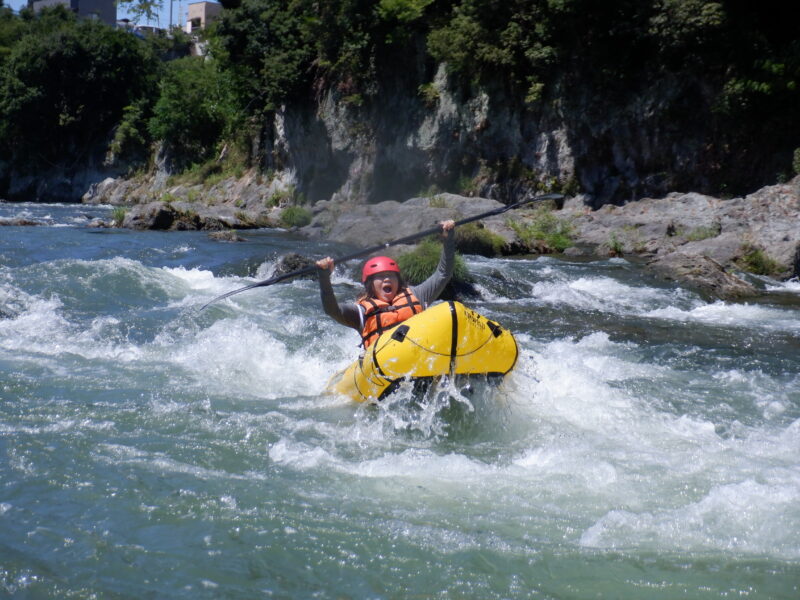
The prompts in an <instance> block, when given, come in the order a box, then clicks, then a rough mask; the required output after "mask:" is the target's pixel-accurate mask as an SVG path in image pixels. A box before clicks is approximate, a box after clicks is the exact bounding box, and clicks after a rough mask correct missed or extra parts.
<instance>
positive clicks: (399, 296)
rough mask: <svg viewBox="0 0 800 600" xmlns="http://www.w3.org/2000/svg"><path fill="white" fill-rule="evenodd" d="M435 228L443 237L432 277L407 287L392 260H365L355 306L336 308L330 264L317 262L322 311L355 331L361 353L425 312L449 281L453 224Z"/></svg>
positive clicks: (443, 223) (452, 262) (453, 244)
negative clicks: (388, 332)
mask: <svg viewBox="0 0 800 600" xmlns="http://www.w3.org/2000/svg"><path fill="white" fill-rule="evenodd" d="M439 225H440V226H441V228H442V233H443V234H444V245H443V247H442V254H441V256H440V258H439V264H438V266H437V267H436V271H435V272H434V273H433V275H431V276H430V277H428V279H426V280H425V281H423V282H422V283H420V284H419V285H415V286H407V285H406V284H405V282H404V281H403V277H402V274H401V273H400V267H398V265H397V263H396V262H395V261H394V260H393V259H391V258H389V257H388V256H376V257H373V258H370V259H368V260H367V261H366V262H365V263H364V266H363V268H362V270H361V283H363V284H364V291H363V292H362V293H361V295H360V296H359V297H358V299H357V300H356V301H355V302H353V303H347V304H344V305H340V304H339V302H338V301H337V300H336V296H335V295H334V293H333V287H332V286H331V278H330V275H331V273H332V272H333V269H334V266H335V265H334V260H333V259H332V258H331V257H330V256H326V257H325V258H323V259H320V260H318V261H317V263H316V265H317V272H318V274H319V289H320V296H321V298H322V308H323V309H324V310H325V313H326V314H327V315H328V316H329V317H331V318H332V319H333V320H334V321H336V322H337V323H341V324H342V325H346V326H347V327H352V328H353V329H355V330H356V331H358V332H359V333H360V334H361V343H362V345H363V346H364V348H365V349H366V348H368V347H369V346H370V344H372V342H374V341H375V340H376V339H378V336H379V335H380V334H381V333H383V332H384V331H385V330H387V329H389V328H390V327H393V326H395V325H397V324H398V323H401V322H403V321H405V320H406V319H408V318H410V317H412V316H414V315H415V314H416V313H419V312H422V311H423V310H425V309H426V308H427V307H428V306H429V305H430V304H431V302H433V301H434V300H436V299H437V298H438V297H439V294H441V293H442V291H443V290H444V288H445V286H446V285H447V282H448V281H450V277H452V275H453V266H454V264H455V246H456V245H455V231H454V230H455V222H454V221H452V220H447V221H442V222H440V223H439Z"/></svg>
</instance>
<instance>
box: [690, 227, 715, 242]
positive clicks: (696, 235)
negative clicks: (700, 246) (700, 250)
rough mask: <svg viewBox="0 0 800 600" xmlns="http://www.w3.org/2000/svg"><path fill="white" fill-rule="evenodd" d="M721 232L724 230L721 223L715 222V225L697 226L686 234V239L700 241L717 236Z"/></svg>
mask: <svg viewBox="0 0 800 600" xmlns="http://www.w3.org/2000/svg"><path fill="white" fill-rule="evenodd" d="M721 232H722V225H721V224H720V223H715V224H713V225H708V226H700V227H695V228H694V229H692V230H691V231H690V232H689V233H687V234H686V241H688V242H699V241H701V240H707V239H709V238H714V237H717V236H718V235H719V234H720V233H721Z"/></svg>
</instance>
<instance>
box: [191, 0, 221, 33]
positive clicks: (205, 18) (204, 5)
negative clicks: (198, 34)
mask: <svg viewBox="0 0 800 600" xmlns="http://www.w3.org/2000/svg"><path fill="white" fill-rule="evenodd" d="M221 13H222V5H221V4H217V3H216V2H193V3H191V4H190V5H189V9H188V11H187V14H186V33H192V32H194V31H197V30H198V29H205V28H206V27H208V26H209V25H211V23H213V22H214V21H216V20H217V19H219V16H220V14H221Z"/></svg>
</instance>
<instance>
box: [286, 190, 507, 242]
mask: <svg viewBox="0 0 800 600" xmlns="http://www.w3.org/2000/svg"><path fill="white" fill-rule="evenodd" d="M502 206H503V204H502V203H500V202H497V201H496V200H488V199H486V198H467V197H464V196H458V195H456V194H438V195H436V196H431V197H425V198H412V199H411V200H407V201H405V202H395V201H394V200H387V201H385V202H380V203H378V204H366V205H359V206H352V207H350V208H349V209H348V210H347V211H346V212H344V211H342V212H339V211H341V207H338V208H334V207H333V206H331V204H327V205H325V204H322V205H321V204H320V203H317V204H316V205H315V208H314V212H315V214H314V218H313V220H312V221H311V224H310V225H309V226H307V227H304V228H302V229H301V233H304V234H306V235H312V236H320V235H324V236H325V237H326V238H327V239H331V240H335V241H338V242H343V243H349V244H357V245H359V246H373V245H377V244H381V243H385V242H388V241H391V240H396V239H399V238H402V237H406V236H409V235H413V234H415V233H419V232H421V231H425V230H427V229H433V228H435V227H436V225H437V223H438V222H439V221H443V220H446V219H454V220H459V219H463V218H465V217H470V216H473V215H477V214H479V213H482V212H487V211H490V210H494V209H497V208H500V207H502ZM337 212H338V214H337Z"/></svg>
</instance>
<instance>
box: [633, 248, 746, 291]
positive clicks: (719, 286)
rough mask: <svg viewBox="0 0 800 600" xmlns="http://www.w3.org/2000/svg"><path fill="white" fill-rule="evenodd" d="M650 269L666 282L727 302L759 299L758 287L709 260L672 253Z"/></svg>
mask: <svg viewBox="0 0 800 600" xmlns="http://www.w3.org/2000/svg"><path fill="white" fill-rule="evenodd" d="M648 266H649V267H650V268H651V269H653V271H654V272H655V273H656V274H658V275H660V276H662V277H664V278H666V279H671V280H674V281H679V282H681V283H685V284H688V285H689V286H691V287H694V288H695V289H697V290H698V291H701V292H705V293H706V294H709V295H711V296H713V297H716V298H720V299H723V300H741V299H743V298H750V297H753V296H756V295H758V291H757V290H756V288H755V287H753V286H752V285H750V284H749V283H747V282H746V281H744V280H742V279H740V278H739V277H736V276H735V275H732V274H731V273H728V272H726V271H725V269H724V268H723V266H722V265H721V264H719V263H718V262H717V261H715V260H714V259H712V258H709V257H708V256H698V255H691V254H684V253H682V252H671V253H669V254H666V255H664V256H661V257H658V258H656V259H654V260H653V261H651V262H650V263H649V265H648Z"/></svg>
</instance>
